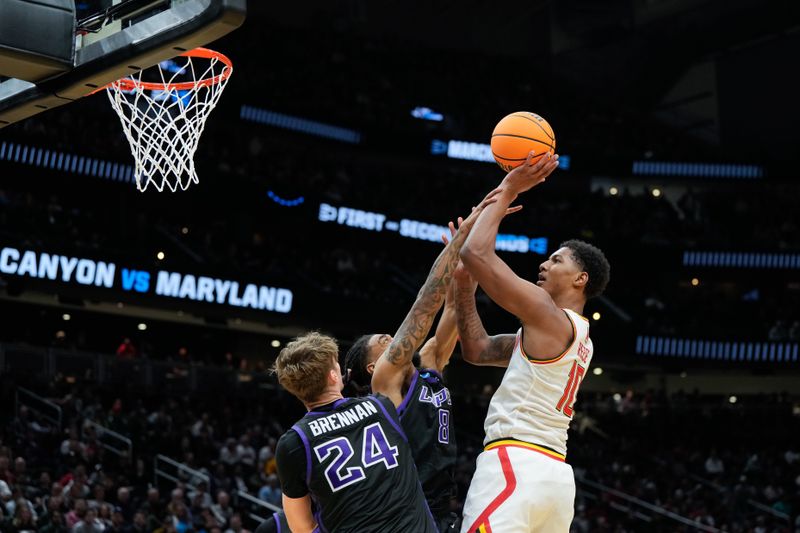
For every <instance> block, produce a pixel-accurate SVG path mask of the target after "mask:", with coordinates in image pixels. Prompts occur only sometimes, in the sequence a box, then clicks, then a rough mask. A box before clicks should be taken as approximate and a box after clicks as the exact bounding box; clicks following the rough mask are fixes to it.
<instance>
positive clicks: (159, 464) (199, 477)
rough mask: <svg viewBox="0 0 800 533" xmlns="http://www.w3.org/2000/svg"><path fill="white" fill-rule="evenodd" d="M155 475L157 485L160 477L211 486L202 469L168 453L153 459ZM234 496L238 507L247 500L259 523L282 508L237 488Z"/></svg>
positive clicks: (251, 513) (250, 514) (249, 509)
mask: <svg viewBox="0 0 800 533" xmlns="http://www.w3.org/2000/svg"><path fill="white" fill-rule="evenodd" d="M168 469H169V470H168ZM153 477H154V479H153V481H154V483H155V484H156V485H157V484H158V478H163V479H166V480H168V481H172V482H173V483H185V484H186V485H187V486H188V487H190V488H192V489H194V488H196V487H197V485H198V484H199V482H200V481H204V482H205V483H206V485H209V486H210V482H211V480H210V478H209V476H208V475H207V474H205V473H203V472H201V471H200V470H195V469H194V468H191V467H189V466H187V465H186V464H185V463H179V462H178V461H176V460H174V459H171V458H169V457H167V456H166V455H160V454H159V455H156V457H155V459H154V460H153ZM234 497H235V498H237V506H238V507H243V506H244V505H243V504H244V502H247V504H248V511H247V512H248V516H249V518H250V519H252V520H254V521H255V522H257V523H261V522H263V521H264V520H266V519H267V517H269V515H271V514H272V513H274V512H278V511H280V510H281V508H280V507H277V506H275V505H272V504H271V503H267V502H265V501H263V500H260V499H258V498H256V497H255V496H253V495H252V494H249V493H247V492H244V491H242V490H237V491H236V492H235V493H234ZM243 500H244V502H243ZM257 511H262V512H263V513H264V514H265V515H266V516H262V515H260V514H258V513H257Z"/></svg>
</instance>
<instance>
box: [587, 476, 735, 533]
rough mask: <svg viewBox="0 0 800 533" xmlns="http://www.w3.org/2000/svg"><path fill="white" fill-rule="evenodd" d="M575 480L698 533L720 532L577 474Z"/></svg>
mask: <svg viewBox="0 0 800 533" xmlns="http://www.w3.org/2000/svg"><path fill="white" fill-rule="evenodd" d="M575 479H576V481H577V482H578V483H579V484H582V485H586V486H587V487H592V488H594V489H596V490H599V491H601V492H604V493H606V494H610V495H611V496H615V497H617V498H620V499H622V500H625V501H626V502H628V503H630V504H633V505H636V506H638V507H639V508H641V509H647V510H648V511H650V512H652V513H656V514H659V515H661V516H663V517H666V518H669V519H671V520H675V521H676V522H680V523H681V524H684V525H687V526H691V527H693V528H695V529H697V530H698V531H708V532H709V533H718V532H719V531H720V530H719V529H717V528H715V527H712V526H708V525H705V524H701V523H699V522H696V521H694V520H691V519H689V518H686V517H685V516H681V515H679V514H678V513H674V512H672V511H668V510H667V509H664V508H663V507H661V506H660V505H655V504H652V503H648V502H646V501H644V500H640V499H639V498H636V497H635V496H631V495H630V494H626V493H624V492H622V491H619V490H617V489H613V488H611V487H608V486H606V485H603V484H602V483H598V482H596V481H591V480H589V479H586V477H584V476H582V475H579V474H578V473H577V472H576V474H575Z"/></svg>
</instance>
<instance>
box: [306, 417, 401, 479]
mask: <svg viewBox="0 0 800 533" xmlns="http://www.w3.org/2000/svg"><path fill="white" fill-rule="evenodd" d="M314 453H315V454H316V455H317V459H319V461H320V462H324V461H325V460H326V459H328V457H330V456H333V461H331V464H329V465H328V468H326V469H325V479H327V480H328V485H330V487H331V491H333V492H336V491H338V490H341V489H343V488H345V487H347V486H350V485H352V484H353V483H358V482H359V481H363V480H364V479H365V478H366V477H367V476H366V474H365V473H364V468H369V467H370V466H374V465H376V464H378V463H383V464H384V465H385V466H386V469H387V470H391V469H392V468H394V467H396V466H397V454H398V452H397V446H391V445H390V444H389V441H388V440H387V439H386V434H385V433H384V432H383V428H382V427H381V424H380V422H375V423H374V424H370V425H369V426H367V427H365V428H364V438H363V440H362V443H361V464H362V465H363V468H362V467H361V466H350V467H345V465H346V464H347V463H348V461H350V458H352V457H353V455H354V454H355V452H354V451H353V446H352V445H351V444H350V441H349V440H347V439H346V438H345V437H338V438H336V439H331V440H329V441H327V442H324V443H322V444H320V445H318V446H314Z"/></svg>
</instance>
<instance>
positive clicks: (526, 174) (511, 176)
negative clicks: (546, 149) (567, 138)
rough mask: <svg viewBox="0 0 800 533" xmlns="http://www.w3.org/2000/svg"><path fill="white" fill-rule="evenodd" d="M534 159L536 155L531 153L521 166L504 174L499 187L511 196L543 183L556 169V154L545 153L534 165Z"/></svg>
mask: <svg viewBox="0 0 800 533" xmlns="http://www.w3.org/2000/svg"><path fill="white" fill-rule="evenodd" d="M534 157H537V155H536V154H535V152H533V151H531V152H530V153H529V154H528V159H527V160H526V161H525V162H524V163H523V164H521V165H520V166H518V167H517V168H515V169H514V170H512V171H511V172H509V173H508V174H506V177H505V178H504V179H503V181H502V182H501V183H500V187H501V188H503V189H506V190H508V191H509V192H511V193H513V194H520V193H523V192H525V191H527V190H530V189H532V188H534V187H536V186H537V185H539V184H541V183H544V181H545V180H546V179H547V177H548V176H550V174H552V173H553V171H554V170H555V169H556V168H558V154H550V153H546V154H544V155H543V156H541V157H540V158H539V161H537V162H535V163H534V162H533V158H534Z"/></svg>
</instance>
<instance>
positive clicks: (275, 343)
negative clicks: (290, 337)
mask: <svg viewBox="0 0 800 533" xmlns="http://www.w3.org/2000/svg"><path fill="white" fill-rule="evenodd" d="M270 344H271V345H272V347H273V348H279V347H280V345H281V341H279V340H278V339H273V340H272V342H271V343H270Z"/></svg>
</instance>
